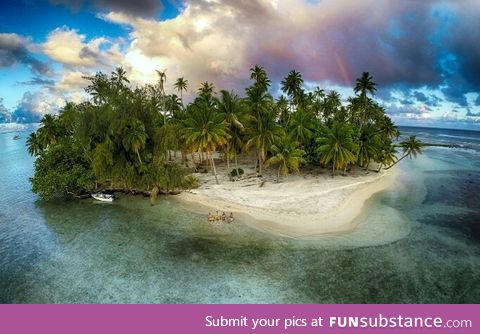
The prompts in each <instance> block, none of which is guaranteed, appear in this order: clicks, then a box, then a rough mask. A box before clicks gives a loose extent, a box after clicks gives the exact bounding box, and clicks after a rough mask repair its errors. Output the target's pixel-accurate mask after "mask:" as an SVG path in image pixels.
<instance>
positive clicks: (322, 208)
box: [178, 166, 395, 239]
mask: <svg viewBox="0 0 480 334" xmlns="http://www.w3.org/2000/svg"><path fill="white" fill-rule="evenodd" d="M242 167H243V166H242ZM218 172H219V180H220V185H217V184H216V183H215V179H214V177H213V175H212V174H211V173H208V174H205V173H203V174H202V173H199V174H195V176H196V177H198V179H199V181H200V184H201V185H200V187H199V188H198V189H194V190H192V191H189V192H184V193H182V194H180V195H179V196H178V198H179V199H180V201H181V202H184V203H187V204H188V206H189V207H190V208H192V209H193V210H195V211H197V212H201V213H205V214H206V213H208V212H212V213H215V211H216V210H218V211H219V212H220V213H222V212H223V211H225V212H227V214H229V213H230V212H233V213H234V215H235V216H236V218H240V219H237V220H240V221H241V222H243V223H245V224H247V225H249V226H251V227H253V228H256V229H259V230H262V231H265V232H269V233H273V234H275V235H280V236H287V237H292V238H306V239H311V238H315V237H318V236H322V235H325V234H333V233H346V232H349V231H351V230H353V229H354V228H355V227H356V226H357V225H358V223H359V222H360V220H361V218H362V216H363V214H364V211H365V209H366V206H367V205H366V202H367V200H368V199H369V198H370V197H372V195H373V194H375V193H377V192H380V191H382V190H384V189H386V188H388V187H389V186H390V185H392V183H393V181H394V179H395V169H392V170H389V171H382V172H380V173H376V172H368V173H367V172H365V171H364V170H361V169H357V170H354V171H351V172H349V173H348V175H347V176H343V175H341V173H339V174H338V175H337V176H336V177H335V178H332V177H331V175H330V172H329V171H328V170H319V171H316V173H308V174H305V175H289V176H288V177H284V178H282V180H281V182H276V180H275V179H276V175H275V173H274V171H273V170H269V171H268V172H267V173H264V178H263V179H262V178H258V177H253V175H254V173H253V170H246V175H247V177H245V178H244V179H242V180H239V181H235V182H231V181H229V180H228V178H227V176H226V168H225V167H224V166H220V167H219V168H218ZM250 174H251V175H252V177H248V175H250ZM265 180H266V182H264V184H263V186H261V185H262V182H263V181H265ZM246 216H249V217H246Z"/></svg>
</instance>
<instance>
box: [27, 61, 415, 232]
mask: <svg viewBox="0 0 480 334" xmlns="http://www.w3.org/2000/svg"><path fill="white" fill-rule="evenodd" d="M157 72H158V76H159V80H158V82H157V83H156V84H153V85H151V84H147V85H145V86H141V87H132V85H131V84H130V82H129V80H128V78H127V77H126V72H125V70H124V69H123V68H121V67H119V68H117V69H116V71H115V72H113V73H111V75H106V74H103V73H97V74H96V75H94V76H91V77H87V79H88V80H90V84H89V85H88V86H87V87H86V92H87V93H88V94H89V96H90V98H89V100H87V101H84V102H82V103H79V104H75V103H67V104H66V106H65V107H64V108H63V109H62V110H60V112H59V114H58V115H45V116H44V118H43V119H42V121H41V126H40V128H39V129H38V130H37V131H36V132H33V133H32V134H31V135H30V136H29V138H28V140H27V147H28V150H29V152H30V154H31V155H33V156H35V157H36V161H35V174H34V176H33V177H32V178H31V183H32V188H33V191H34V192H36V193H38V194H39V195H40V197H41V198H42V199H43V200H51V199H53V198H58V197H70V198H84V197H88V196H89V194H91V193H96V194H98V193H103V192H105V193H113V192H123V193H132V194H143V195H145V196H149V197H150V200H151V203H152V205H153V204H154V203H155V199H156V198H157V196H158V195H159V194H180V195H179V197H178V198H179V199H180V200H181V201H183V202H184V203H190V204H191V205H192V207H195V208H198V210H199V211H200V212H205V213H206V212H208V211H212V210H220V211H227V212H232V213H233V212H234V213H235V215H236V217H241V216H246V215H248V216H249V217H250V219H243V221H245V222H246V223H247V224H249V225H252V226H254V227H255V228H258V229H261V230H264V231H268V232H271V233H274V234H277V235H282V236H288V237H312V236H317V235H323V234H330V233H341V232H342V233H343V232H348V231H350V230H352V229H353V228H355V226H356V225H357V224H358V220H359V217H361V216H362V213H363V212H364V210H365V205H366V202H367V201H368V199H369V198H371V197H372V196H373V195H374V194H375V193H378V192H380V191H382V190H384V189H386V188H388V187H389V186H390V185H391V184H392V182H393V180H394V178H395V171H394V169H391V168H392V167H393V166H394V165H395V164H397V163H398V162H400V161H401V160H403V159H404V158H407V157H410V158H412V157H415V156H416V155H417V154H419V153H421V149H422V147H423V146H424V144H423V143H421V142H420V141H418V140H417V139H416V137H415V136H410V137H408V138H404V140H399V137H400V132H399V131H398V129H397V127H396V126H395V125H394V123H393V122H392V120H391V119H390V118H389V117H388V116H387V115H386V113H385V110H384V109H383V108H382V106H380V105H379V104H377V103H376V102H375V101H374V100H373V99H372V96H373V95H374V94H375V92H376V84H375V83H374V81H373V77H372V76H371V75H370V74H369V73H368V72H364V73H362V75H361V76H360V77H359V78H358V79H357V80H356V85H355V87H354V92H355V96H352V97H349V98H347V99H346V100H342V98H341V96H340V94H339V93H338V92H336V91H335V90H329V91H328V92H327V91H325V90H324V89H321V88H320V87H317V88H316V89H314V90H312V91H307V90H306V89H305V88H304V87H303V85H304V82H303V79H302V75H301V74H300V73H299V72H297V71H295V70H292V71H290V72H289V73H288V75H287V76H286V77H285V79H284V80H283V81H282V82H281V90H282V91H283V92H284V93H285V95H282V96H280V97H279V98H278V99H274V97H273V96H272V95H271V94H270V90H271V87H270V86H271V84H270V79H269V78H268V75H267V73H266V71H265V69H264V68H263V67H261V66H259V65H256V66H254V67H252V68H251V69H250V79H251V80H252V84H251V85H250V86H249V87H247V88H246V89H245V92H244V94H243V96H239V95H237V94H236V93H235V92H232V91H227V90H220V91H219V92H216V89H215V87H214V85H213V84H212V83H210V82H204V83H202V85H201V86H200V87H199V88H198V90H197V94H196V95H195V96H194V97H193V100H192V101H191V102H190V103H187V104H185V103H184V98H183V93H184V92H186V91H187V89H189V86H188V80H186V79H184V78H178V79H177V80H176V81H175V82H174V85H173V86H174V88H175V89H176V90H177V91H178V93H179V95H177V94H166V92H165V87H166V83H167V77H166V72H165V71H163V72H162V71H157Z"/></svg>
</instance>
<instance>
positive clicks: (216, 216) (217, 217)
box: [215, 210, 220, 221]
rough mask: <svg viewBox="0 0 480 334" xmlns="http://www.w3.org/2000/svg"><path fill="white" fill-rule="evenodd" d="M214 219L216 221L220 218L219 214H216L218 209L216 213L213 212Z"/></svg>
mask: <svg viewBox="0 0 480 334" xmlns="http://www.w3.org/2000/svg"><path fill="white" fill-rule="evenodd" d="M215 220H216V221H218V220H220V215H219V214H218V210H217V213H216V214H215Z"/></svg>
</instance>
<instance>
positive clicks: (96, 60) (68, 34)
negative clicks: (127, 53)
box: [43, 26, 122, 69]
mask: <svg viewBox="0 0 480 334" xmlns="http://www.w3.org/2000/svg"><path fill="white" fill-rule="evenodd" d="M119 42H120V41H119V40H116V41H112V40H109V39H107V38H105V37H98V38H94V39H91V40H90V41H86V36H85V35H82V34H79V33H78V31H77V30H75V29H69V28H68V27H65V26H64V27H62V28H57V29H55V30H53V31H52V32H50V33H49V34H48V36H47V40H46V42H45V43H44V44H43V51H44V52H45V54H46V55H47V56H49V57H50V58H52V59H53V60H55V61H57V62H60V63H62V64H64V65H65V66H67V67H72V68H75V67H76V68H96V69H101V68H110V67H112V65H114V64H118V63H120V61H121V58H122V55H121V52H120V50H119V47H120V46H119Z"/></svg>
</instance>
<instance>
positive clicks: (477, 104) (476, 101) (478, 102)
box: [475, 94, 480, 106]
mask: <svg viewBox="0 0 480 334" xmlns="http://www.w3.org/2000/svg"><path fill="white" fill-rule="evenodd" d="M475 105H476V106H480V94H478V96H477V99H476V100H475Z"/></svg>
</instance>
